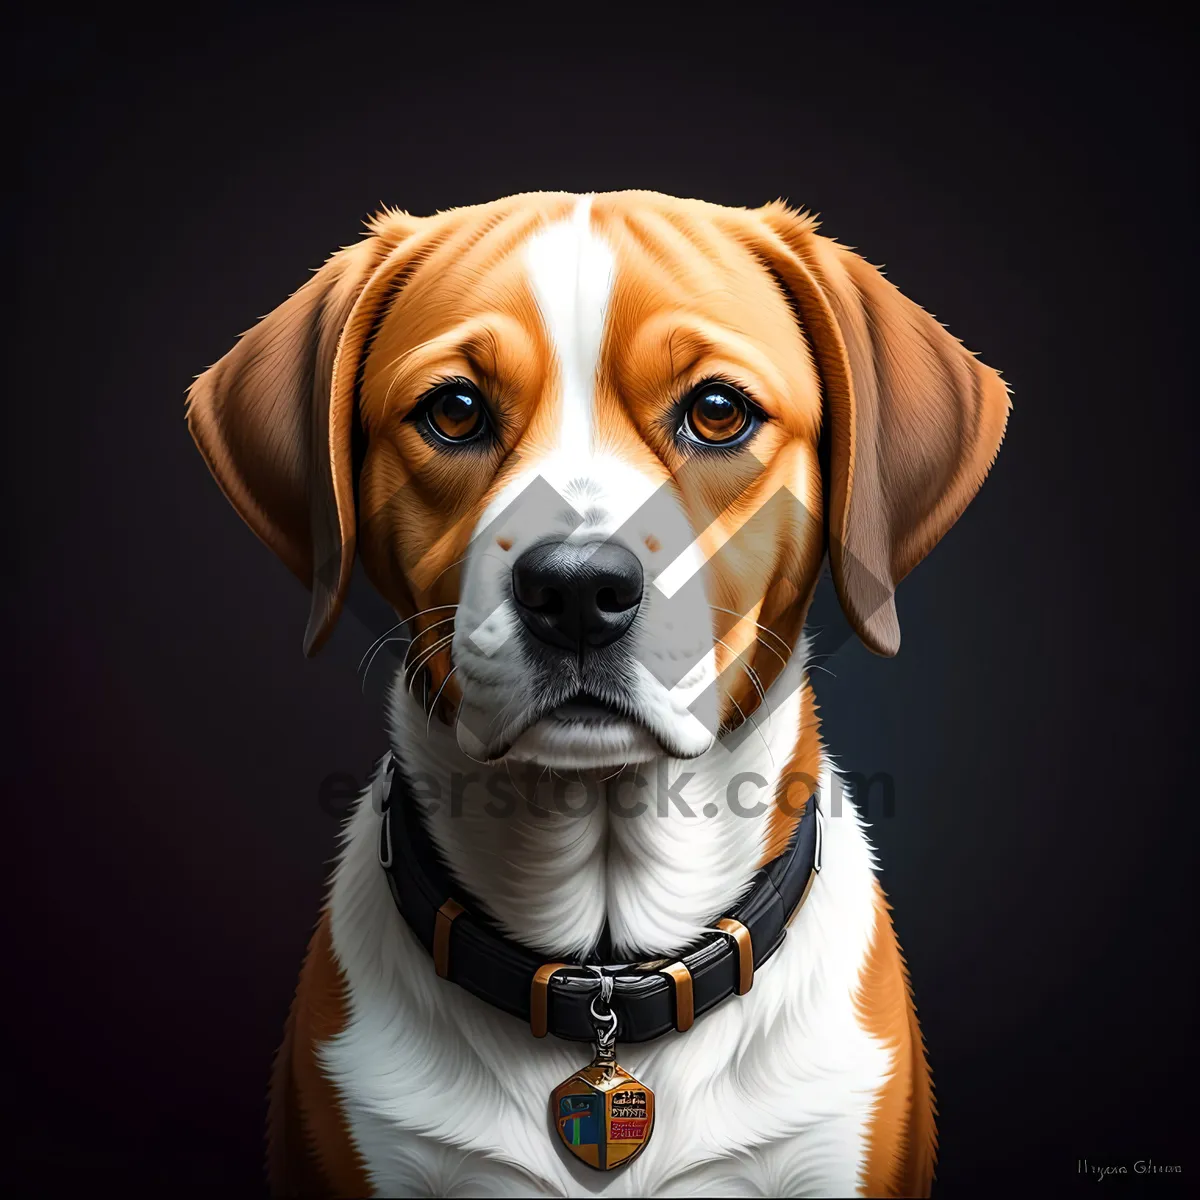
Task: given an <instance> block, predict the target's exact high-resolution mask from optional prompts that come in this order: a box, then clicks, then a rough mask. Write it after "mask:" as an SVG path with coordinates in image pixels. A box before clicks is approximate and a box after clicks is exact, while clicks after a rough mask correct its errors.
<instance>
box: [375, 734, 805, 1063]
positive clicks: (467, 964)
mask: <svg viewBox="0 0 1200 1200" xmlns="http://www.w3.org/2000/svg"><path fill="white" fill-rule="evenodd" d="M372 787H373V790H374V789H378V790H377V791H376V792H375V794H376V795H378V796H380V809H381V812H382V822H381V827H380V844H379V858H380V863H381V864H382V866H383V868H384V871H385V873H386V875H387V880H388V885H389V886H390V888H391V892H392V896H393V898H394V899H395V902H396V907H397V908H398V909H399V910H400V913H401V914H402V915H403V917H404V919H405V921H407V922H408V925H409V927H410V928H411V929H412V931H413V933H414V934H416V936H417V938H418V939H419V940H420V941H421V943H422V944H423V945H424V946H425V948H426V949H427V950H428V951H429V952H430V954H431V955H432V956H433V958H434V965H435V968H436V969H437V971H438V974H440V975H443V976H444V977H445V978H447V979H450V980H452V981H453V982H454V983H457V984H458V985H459V986H460V987H463V988H465V989H466V990H467V991H468V992H470V993H471V994H472V995H474V996H478V997H479V999H481V1000H484V1001H486V1002H487V1003H488V1004H491V1005H494V1006H495V1007H496V1008H499V1009H503V1010H504V1011H505V1012H507V1013H511V1014H512V1015H513V1016H514V1017H519V1018H520V1019H521V1020H523V1021H528V1022H530V1026H531V1028H532V1030H533V1032H534V1033H535V1034H537V1035H538V1036H544V1035H545V1033H547V1032H549V1033H552V1034H554V1036H555V1037H559V1038H565V1039H567V1040H569V1041H576V1042H590V1041H592V1040H594V1038H595V1036H596V1033H595V1026H594V1021H593V1018H592V1016H591V1014H590V1012H589V1009H590V1006H591V1003H592V1001H593V999H594V998H595V997H596V995H597V993H598V990H599V980H598V978H597V976H598V974H599V973H603V974H605V975H610V976H612V977H613V989H612V999H611V1005H612V1009H613V1011H614V1012H615V1013H616V1014H617V1019H618V1022H619V1025H618V1029H619V1032H618V1035H617V1036H618V1038H619V1040H620V1041H622V1042H645V1041H649V1040H650V1039H651V1038H656V1037H659V1036H661V1035H662V1034H664V1033H668V1032H669V1031H670V1030H672V1029H680V1030H683V1029H687V1028H688V1027H690V1025H691V1023H692V1019H693V1018H694V1017H695V1016H699V1015H701V1014H702V1013H705V1012H707V1011H708V1010H709V1009H711V1008H715V1007H716V1006H717V1005H718V1004H720V1003H721V1001H722V1000H725V999H726V998H727V997H729V996H732V995H734V994H735V993H744V992H745V991H748V990H749V988H750V986H751V984H752V982H753V973H754V972H755V971H757V970H758V969H759V968H760V967H761V966H762V965H763V963H765V962H766V961H767V959H769V958H770V957H771V955H772V954H774V953H775V951H776V950H777V949H778V948H779V946H780V944H781V943H782V942H783V939H784V936H785V934H786V932H787V926H788V924H789V923H790V921H791V918H792V917H793V916H794V915H795V913H796V911H797V910H798V909H799V907H800V905H801V904H802V903H803V902H804V900H805V898H806V897H807V895H808V891H809V889H810V887H811V886H812V883H813V881H814V880H815V879H816V876H817V875H818V873H819V872H820V870H821V815H820V812H819V809H818V806H817V797H816V794H815V793H814V795H813V797H812V798H811V799H810V800H809V801H808V804H807V806H806V808H805V811H804V815H803V816H802V817H801V819H800V821H799V822H798V823H797V827H796V830H795V832H794V833H793V835H792V839H791V841H790V843H789V844H788V847H787V849H786V850H785V851H784V852H783V853H782V854H781V855H780V856H779V857H778V858H776V859H774V860H772V861H771V862H770V863H768V864H767V865H766V866H765V867H763V868H761V869H760V870H759V871H757V872H756V873H755V875H754V879H753V884H752V886H751V888H750V890H749V891H748V892H747V893H746V895H745V897H744V898H743V899H742V901H741V902H740V903H739V904H738V905H737V906H736V908H734V909H733V911H732V912H731V913H730V914H729V916H728V917H727V918H725V919H724V920H723V921H722V922H720V923H719V925H721V926H722V928H721V929H715V930H714V931H713V933H712V935H711V936H710V937H707V938H705V939H704V940H703V941H701V942H699V943H697V944H696V945H695V946H693V947H692V948H691V949H690V950H689V951H688V952H687V953H685V954H684V955H682V956H681V957H680V958H679V959H678V960H676V961H672V962H667V963H666V964H665V965H663V966H658V967H648V966H647V965H645V964H637V963H615V964H604V965H603V966H599V967H590V966H587V965H584V964H579V963H553V962H549V963H548V962H546V961H545V960H544V959H542V958H540V957H538V956H537V955H536V954H534V953H533V952H532V951H530V950H528V949H526V948H525V947H523V946H521V945H519V944H518V943H516V942H514V941H512V940H511V939H509V938H506V937H504V936H503V935H502V934H500V932H499V931H498V930H497V929H496V928H495V927H494V925H493V924H492V923H491V922H490V921H489V920H488V919H487V918H486V917H484V916H483V915H482V914H480V913H478V912H473V911H469V904H468V903H467V901H468V900H469V898H468V897H467V896H466V894H465V892H464V890H463V889H462V888H461V887H459V886H457V885H456V884H455V883H454V882H453V880H452V878H451V876H450V874H449V872H448V871H447V869H446V867H445V864H444V863H443V862H442V860H441V858H440V856H439V855H438V853H437V850H436V849H435V847H434V845H433V842H432V840H431V839H430V836H429V834H428V832H427V831H426V829H425V823H424V821H423V820H422V819H421V816H420V813H419V812H418V805H417V803H416V801H415V800H414V799H413V798H412V796H411V794H410V792H409V788H408V784H407V781H406V780H405V779H404V777H403V775H402V774H401V772H400V770H399V767H398V764H397V762H396V760H395V758H394V756H392V755H391V754H388V755H385V756H384V758H383V759H382V760H381V761H380V763H379V765H378V768H377V771H376V775H375V777H374V782H373V784H372ZM456 897H458V898H459V899H456ZM460 899H461V900H462V901H463V903H460V902H459V900H460Z"/></svg>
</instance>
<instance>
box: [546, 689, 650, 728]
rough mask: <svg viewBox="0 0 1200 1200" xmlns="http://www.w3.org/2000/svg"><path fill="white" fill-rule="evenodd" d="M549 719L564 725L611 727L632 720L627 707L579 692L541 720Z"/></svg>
mask: <svg viewBox="0 0 1200 1200" xmlns="http://www.w3.org/2000/svg"><path fill="white" fill-rule="evenodd" d="M547 717H548V718H549V719H550V720H552V721H558V722H560V723H561V724H564V725H585V726H586V725H611V724H613V723H614V722H616V721H622V720H625V721H628V720H631V719H632V718H631V714H630V712H629V710H628V707H627V706H623V705H620V704H616V703H614V702H612V701H611V700H606V699H604V697H602V696H595V695H592V694H591V693H589V692H579V693H578V694H577V695H575V696H573V697H572V698H571V699H570V700H567V701H565V702H564V703H562V704H559V705H558V706H557V707H556V708H554V709H552V710H551V711H550V712H548V713H546V714H545V717H543V718H541V719H543V720H544V719H546V718H547Z"/></svg>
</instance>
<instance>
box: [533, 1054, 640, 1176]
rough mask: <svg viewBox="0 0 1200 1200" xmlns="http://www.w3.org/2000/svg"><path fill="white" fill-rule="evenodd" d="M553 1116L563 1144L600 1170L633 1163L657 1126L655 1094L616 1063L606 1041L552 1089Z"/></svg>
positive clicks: (581, 1159)
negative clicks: (586, 1060) (581, 1065)
mask: <svg viewBox="0 0 1200 1200" xmlns="http://www.w3.org/2000/svg"><path fill="white" fill-rule="evenodd" d="M550 1116H551V1119H552V1120H553V1122H554V1128H555V1129H557V1130H558V1136H559V1137H560V1138H562V1142H563V1145H564V1146H566V1148H567V1149H568V1150H570V1152H571V1153H572V1154H573V1155H575V1157H576V1158H577V1159H579V1161H580V1162H585V1163H587V1165H588V1166H589V1167H595V1168H596V1169H597V1170H598V1171H611V1170H613V1169H614V1168H616V1167H623V1166H625V1165H626V1164H627V1163H631V1162H632V1161H633V1160H634V1159H635V1158H637V1156H638V1155H639V1154H640V1153H641V1152H642V1150H644V1149H645V1147H646V1143H647V1142H648V1141H649V1140H650V1134H651V1133H652V1132H653V1131H654V1093H653V1092H652V1091H651V1090H650V1089H649V1088H648V1087H647V1086H646V1085H645V1084H644V1083H641V1082H640V1081H639V1080H637V1079H634V1077H633V1076H632V1075H630V1074H629V1072H628V1071H626V1070H625V1068H624V1067H621V1066H619V1065H618V1064H617V1060H616V1056H615V1051H614V1047H613V1046H612V1045H611V1044H608V1045H606V1044H605V1043H604V1041H601V1042H600V1044H599V1046H598V1047H597V1050H596V1057H595V1058H594V1059H592V1061H591V1063H589V1064H588V1066H586V1067H581V1068H580V1069H579V1070H578V1071H576V1072H575V1074H574V1075H572V1076H571V1077H570V1078H569V1079H566V1080H564V1081H563V1082H562V1083H560V1084H559V1085H558V1087H556V1088H555V1089H554V1091H553V1092H551V1093H550Z"/></svg>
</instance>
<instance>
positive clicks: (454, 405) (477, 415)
mask: <svg viewBox="0 0 1200 1200" xmlns="http://www.w3.org/2000/svg"><path fill="white" fill-rule="evenodd" d="M425 420H426V422H427V423H428V425H429V427H430V429H431V430H432V431H433V432H434V434H435V435H436V436H437V437H439V438H441V439H442V441H445V442H469V441H471V440H472V439H473V438H476V437H478V436H479V434H481V433H482V432H483V431H484V429H485V428H486V425H487V421H486V418H485V416H484V405H483V397H481V396H480V395H479V393H478V392H477V391H476V390H475V389H474V388H473V387H471V386H469V385H467V384H461V383H454V384H447V385H446V386H445V387H441V388H438V390H437V391H436V392H434V394H433V396H432V397H431V399H430V402H429V403H428V405H427V407H426V409H425Z"/></svg>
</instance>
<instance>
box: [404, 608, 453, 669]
mask: <svg viewBox="0 0 1200 1200" xmlns="http://www.w3.org/2000/svg"><path fill="white" fill-rule="evenodd" d="M454 620H455V618H454V617H443V618H442V620H440V621H434V623H433V624H432V625H427V626H426V627H425V628H424V629H422V630H421V632H420V633H418V634H417V635H416V636H415V637H413V638H412V639H411V641H410V645H409V647H408V653H407V654H405V656H404V662H403V663H401V664H400V665H401V667H405V666H407V665H408V658H409V655H410V654H412V652H413V647H414V646H416V644H417V643H418V642H419V641H420V640H421V639H422V638H423V637H424V636H425V635H426V634H427V633H432V632H433V631H434V630H435V629H437V628H438V627H439V626H441V625H451V624H453V623H454ZM450 636H451V637H453V636H454V635H453V634H451V635H450Z"/></svg>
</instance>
